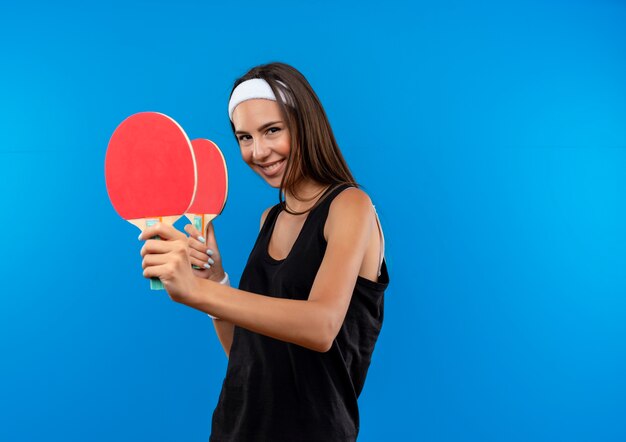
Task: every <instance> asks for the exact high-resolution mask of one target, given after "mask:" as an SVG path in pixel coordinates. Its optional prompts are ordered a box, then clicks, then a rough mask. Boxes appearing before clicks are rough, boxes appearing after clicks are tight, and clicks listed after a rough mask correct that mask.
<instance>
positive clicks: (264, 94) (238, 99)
mask: <svg viewBox="0 0 626 442" xmlns="http://www.w3.org/2000/svg"><path fill="white" fill-rule="evenodd" d="M279 83H280V84H281V85H283V86H285V87H287V86H286V85H285V83H282V82H280V81H279ZM279 93H280V97H281V98H282V99H283V102H284V103H288V102H287V99H286V98H285V94H283V92H282V91H279ZM256 98H262V99H265V100H272V101H276V95H274V92H273V91H272V88H271V87H270V85H269V83H268V82H267V81H265V80H263V79H262V78H252V79H250V80H246V81H244V82H243V83H240V84H239V85H238V86H237V87H236V88H235V90H234V91H233V94H232V95H231V96H230V101H229V102H228V116H229V117H230V121H233V112H234V111H235V108H236V107H237V106H239V104H241V103H242V102H244V101H248V100H254V99H256Z"/></svg>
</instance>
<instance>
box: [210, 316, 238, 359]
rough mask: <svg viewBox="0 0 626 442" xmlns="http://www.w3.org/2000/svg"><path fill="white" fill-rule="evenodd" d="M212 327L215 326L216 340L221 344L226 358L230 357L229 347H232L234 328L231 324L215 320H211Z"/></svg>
mask: <svg viewBox="0 0 626 442" xmlns="http://www.w3.org/2000/svg"><path fill="white" fill-rule="evenodd" d="M213 325H214V326H215V333H217V338H218V339H219V340H220V344H222V347H223V348H224V352H225V353H226V357H227V358H228V357H229V356H230V347H231V346H232V345H233V334H234V331H235V326H234V325H233V323H232V322H229V321H225V320H223V319H217V318H215V319H213Z"/></svg>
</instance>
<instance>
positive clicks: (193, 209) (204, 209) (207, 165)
mask: <svg viewBox="0 0 626 442" xmlns="http://www.w3.org/2000/svg"><path fill="white" fill-rule="evenodd" d="M191 145H192V147H193V151H194V156H195V159H196V170H197V174H198V183H197V185H196V195H195V197H194V200H193V203H192V204H191V206H190V207H189V209H188V210H187V213H185V216H186V217H187V218H188V219H189V221H191V222H192V223H193V225H194V227H195V228H196V229H198V230H199V231H200V232H201V234H202V235H204V236H205V237H206V236H207V233H206V227H207V226H208V224H209V223H210V222H211V221H212V220H213V219H214V218H215V217H216V216H217V215H219V214H220V213H221V212H222V210H223V209H224V205H225V204H226V197H227V195H228V171H227V169H226V161H225V160H224V155H223V154H222V151H221V150H220V148H219V147H217V145H216V144H215V143H214V142H212V141H210V140H206V139H203V138H198V139H195V140H193V141H192V142H191ZM193 267H194V268H199V267H197V266H193Z"/></svg>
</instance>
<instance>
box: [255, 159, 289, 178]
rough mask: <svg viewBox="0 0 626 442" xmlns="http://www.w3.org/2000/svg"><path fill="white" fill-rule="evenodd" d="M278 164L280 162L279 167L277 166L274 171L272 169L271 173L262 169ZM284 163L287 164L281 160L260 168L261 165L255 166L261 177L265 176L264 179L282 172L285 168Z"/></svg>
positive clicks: (284, 160)
mask: <svg viewBox="0 0 626 442" xmlns="http://www.w3.org/2000/svg"><path fill="white" fill-rule="evenodd" d="M280 162H282V163H281V165H280V166H278V167H277V168H276V169H274V170H272V171H269V172H268V171H266V170H265V169H263V167H267V166H271V165H272V164H276V163H280ZM286 162H287V161H286V159H285V158H283V159H282V160H278V161H272V162H271V163H266V165H265V166H262V165H261V164H257V166H258V168H259V170H260V171H261V173H262V174H263V175H265V176H266V177H273V176H275V175H277V174H279V173H280V172H281V171H282V170H283V168H284V167H285V163H286Z"/></svg>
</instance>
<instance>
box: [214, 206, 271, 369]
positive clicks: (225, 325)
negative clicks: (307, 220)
mask: <svg viewBox="0 0 626 442" xmlns="http://www.w3.org/2000/svg"><path fill="white" fill-rule="evenodd" d="M270 209H271V207H269V208H267V209H266V210H265V211H264V212H263V214H262V215H261V225H260V227H259V229H261V228H262V227H263V223H264V222H265V218H266V217H267V214H268V212H269V211H270ZM213 326H214V327H215V333H217V337H218V339H219V340H220V343H221V344H222V347H224V352H225V353H226V357H227V358H228V357H229V356H230V347H231V346H232V345H233V334H234V332H235V325H234V324H233V323H232V322H230V321H227V320H225V319H218V318H215V319H213Z"/></svg>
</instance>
